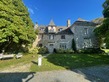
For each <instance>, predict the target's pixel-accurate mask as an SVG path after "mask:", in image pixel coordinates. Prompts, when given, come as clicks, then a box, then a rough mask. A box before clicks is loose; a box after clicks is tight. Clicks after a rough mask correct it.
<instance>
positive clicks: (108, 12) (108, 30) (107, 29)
mask: <svg viewBox="0 0 109 82" xmlns="http://www.w3.org/2000/svg"><path fill="white" fill-rule="evenodd" d="M103 8H104V10H103V15H104V18H105V19H104V21H103V23H102V25H101V26H100V27H99V28H97V29H95V33H96V35H97V36H98V37H99V40H100V41H101V43H102V42H103V43H106V47H107V48H109V0H106V1H105V2H104V3H103Z"/></svg>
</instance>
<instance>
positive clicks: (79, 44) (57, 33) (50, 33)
mask: <svg viewBox="0 0 109 82" xmlns="http://www.w3.org/2000/svg"><path fill="white" fill-rule="evenodd" d="M36 26H37V28H38V30H39V34H38V37H37V46H39V47H42V46H45V47H47V48H48V50H49V52H51V53H52V52H53V51H54V49H60V48H61V49H72V47H73V45H72V40H74V41H75V45H76V49H77V50H79V49H84V48H98V43H97V39H96V37H95V34H94V32H93V31H94V29H95V28H96V24H95V23H93V22H88V21H84V20H77V21H75V22H74V23H73V24H72V25H71V23H70V20H67V25H66V26H57V25H55V23H54V22H53V20H51V21H50V23H49V25H47V26H42V25H40V26H38V25H36Z"/></svg>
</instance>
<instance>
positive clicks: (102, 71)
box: [0, 66, 109, 82]
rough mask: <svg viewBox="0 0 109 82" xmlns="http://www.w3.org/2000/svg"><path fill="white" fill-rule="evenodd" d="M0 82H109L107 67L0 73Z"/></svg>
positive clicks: (108, 67) (108, 69)
mask: <svg viewBox="0 0 109 82" xmlns="http://www.w3.org/2000/svg"><path fill="white" fill-rule="evenodd" d="M0 82H109V66H96V67H88V68H82V69H73V70H60V71H46V72H37V73H33V72H15V73H4V72H2V73H0Z"/></svg>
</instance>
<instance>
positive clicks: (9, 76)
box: [0, 72, 35, 82]
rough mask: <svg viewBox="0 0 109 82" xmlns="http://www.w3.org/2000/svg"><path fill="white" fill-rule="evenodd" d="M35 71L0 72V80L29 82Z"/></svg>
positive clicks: (1, 81) (5, 81)
mask: <svg viewBox="0 0 109 82" xmlns="http://www.w3.org/2000/svg"><path fill="white" fill-rule="evenodd" d="M34 74H35V72H15V73H11V72H10V73H4V72H3V73H0V82H29V81H30V80H31V79H32V78H33V77H34Z"/></svg>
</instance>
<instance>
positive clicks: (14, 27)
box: [0, 0, 35, 51]
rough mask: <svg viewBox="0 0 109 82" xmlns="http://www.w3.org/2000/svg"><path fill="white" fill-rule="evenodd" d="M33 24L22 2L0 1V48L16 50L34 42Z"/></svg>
mask: <svg viewBox="0 0 109 82" xmlns="http://www.w3.org/2000/svg"><path fill="white" fill-rule="evenodd" d="M34 37H35V33H34V29H33V23H32V21H31V19H30V17H29V13H28V10H27V8H26V7H25V6H24V4H23V2H22V0H8V1H7V0H0V48H1V50H2V49H5V51H7V50H10V49H11V50H13V51H14V50H15V49H16V50H18V49H20V47H22V45H25V46H27V45H28V43H31V42H32V41H33V40H34Z"/></svg>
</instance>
